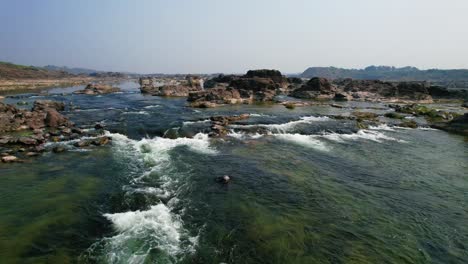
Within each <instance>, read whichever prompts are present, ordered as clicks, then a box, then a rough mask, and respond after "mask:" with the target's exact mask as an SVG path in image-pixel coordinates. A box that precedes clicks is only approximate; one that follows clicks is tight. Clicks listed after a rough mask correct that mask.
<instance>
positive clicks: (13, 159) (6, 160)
mask: <svg viewBox="0 0 468 264" xmlns="http://www.w3.org/2000/svg"><path fill="white" fill-rule="evenodd" d="M18 161H19V159H18V158H17V157H15V156H4V157H2V162H4V163H12V162H18Z"/></svg>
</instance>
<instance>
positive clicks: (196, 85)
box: [139, 76, 203, 97]
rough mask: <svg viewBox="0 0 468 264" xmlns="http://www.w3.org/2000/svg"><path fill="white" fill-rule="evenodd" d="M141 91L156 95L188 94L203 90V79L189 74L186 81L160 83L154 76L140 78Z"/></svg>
mask: <svg viewBox="0 0 468 264" xmlns="http://www.w3.org/2000/svg"><path fill="white" fill-rule="evenodd" d="M139 83H140V91H141V92H142V93H145V94H150V95H154V96H180V97H185V96H188V95H189V93H190V92H196V91H202V90H203V79H202V78H200V77H198V76H187V77H186V78H185V80H184V81H181V82H175V83H173V84H164V85H159V84H158V83H157V82H156V81H155V80H154V79H153V78H143V77H142V78H140V79H139Z"/></svg>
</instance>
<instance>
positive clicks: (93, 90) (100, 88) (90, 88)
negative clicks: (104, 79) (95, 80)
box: [73, 83, 120, 95]
mask: <svg viewBox="0 0 468 264" xmlns="http://www.w3.org/2000/svg"><path fill="white" fill-rule="evenodd" d="M116 92H120V88H117V87H112V86H111V85H108V84H91V83H90V84H88V85H87V86H86V87H85V88H84V89H83V90H78V91H75V92H73V93H74V94H88V95H98V94H110V93H116Z"/></svg>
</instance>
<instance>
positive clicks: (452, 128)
mask: <svg viewBox="0 0 468 264" xmlns="http://www.w3.org/2000/svg"><path fill="white" fill-rule="evenodd" d="M432 127H434V128H437V129H442V130H445V131H447V132H451V133H456V134H460V135H464V136H468V113H465V114H464V115H462V116H459V117H456V118H454V119H453V120H452V121H449V122H446V123H442V122H441V123H435V124H433V125H432Z"/></svg>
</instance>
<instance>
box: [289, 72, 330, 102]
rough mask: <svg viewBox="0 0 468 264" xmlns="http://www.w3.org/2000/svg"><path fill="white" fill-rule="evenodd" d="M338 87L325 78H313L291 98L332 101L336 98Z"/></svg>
mask: <svg viewBox="0 0 468 264" xmlns="http://www.w3.org/2000/svg"><path fill="white" fill-rule="evenodd" d="M335 92H336V87H335V86H334V85H333V84H332V83H331V82H330V81H329V80H327V79H325V78H318V77H316V78H312V79H310V80H309V81H308V82H307V83H306V84H304V85H303V86H302V87H300V88H299V89H296V90H294V91H293V92H292V94H291V96H293V97H297V98H304V99H331V98H334V97H335Z"/></svg>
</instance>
